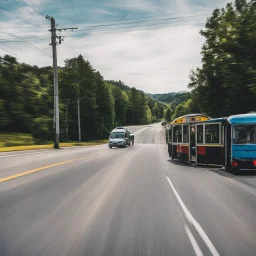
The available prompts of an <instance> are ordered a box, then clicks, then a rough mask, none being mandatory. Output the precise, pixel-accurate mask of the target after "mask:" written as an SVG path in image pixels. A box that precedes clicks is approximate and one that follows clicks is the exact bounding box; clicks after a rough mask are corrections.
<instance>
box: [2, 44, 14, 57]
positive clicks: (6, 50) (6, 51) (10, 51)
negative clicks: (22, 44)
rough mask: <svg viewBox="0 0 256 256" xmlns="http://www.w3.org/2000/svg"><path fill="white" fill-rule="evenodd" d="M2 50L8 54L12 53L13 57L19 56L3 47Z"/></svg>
mask: <svg viewBox="0 0 256 256" xmlns="http://www.w3.org/2000/svg"><path fill="white" fill-rule="evenodd" d="M0 49H2V50H4V51H6V52H9V53H10V54H12V55H15V56H17V54H16V53H13V52H11V51H9V50H7V49H5V48H3V47H1V46H0Z"/></svg>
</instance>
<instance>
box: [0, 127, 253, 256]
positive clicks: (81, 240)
mask: <svg viewBox="0 0 256 256" xmlns="http://www.w3.org/2000/svg"><path fill="white" fill-rule="evenodd" d="M130 130H131V131H132V132H133V133H135V136H136V141H135V145H134V146H131V147H128V148H125V149H109V148H108V147H107V145H102V146H95V147H81V148H72V149H61V150H55V151H54V150H47V151H35V152H27V153H24V152H23V153H22V152H21V153H11V154H2V155H0V181H2V182H1V183H0V231H1V232H0V255H1V256H5V255H8V256H13V255H18V256H35V255H54V256H59V255H60V256H63V255H67V256H69V255H72V256H73V255H74V256H76V255H79V256H80V255H81V256H82V255H83V256H84V255H88V256H91V255H93V256H94V255H95V256H96V255H107V256H109V255H111V256H112V255H113V256H115V255H118V256H119V255H120V256H123V255H152V256H154V255H157V256H158V255H189V256H191V255H232V256H234V255H239V256H241V255H256V243H255V241H256V188H254V187H253V186H250V185H247V184H246V183H244V182H240V181H239V180H236V179H234V177H233V176H232V175H230V174H228V173H225V172H222V171H220V170H218V169H207V168H200V167H196V168H195V167H191V166H186V165H182V164H180V163H179V162H176V161H170V160H169V158H168V155H167V149H166V145H165V144H164V136H163V134H164V133H163V132H164V131H163V130H162V128H161V126H160V125H159V124H154V125H150V126H141V127H130ZM57 163H58V165H56V164H57ZM54 164H55V165H54ZM45 166H51V167H49V168H46V167H45ZM43 167H45V168H44V169H42V168H43ZM25 172H27V173H25ZM21 173H22V175H23V176H19V174H21ZM25 174H26V175H25ZM10 176H12V177H11V178H10ZM18 176H19V177H18ZM8 179H9V180H8Z"/></svg>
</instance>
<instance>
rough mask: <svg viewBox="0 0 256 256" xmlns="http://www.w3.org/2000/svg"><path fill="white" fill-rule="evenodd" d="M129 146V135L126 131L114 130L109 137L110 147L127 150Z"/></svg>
mask: <svg viewBox="0 0 256 256" xmlns="http://www.w3.org/2000/svg"><path fill="white" fill-rule="evenodd" d="M127 145H129V140H128V134H127V131H126V130H124V129H114V130H113V131H112V132H111V133H110V136H109V142H108V146H109V147H110V148H112V147H122V148H125V147H126V146H127Z"/></svg>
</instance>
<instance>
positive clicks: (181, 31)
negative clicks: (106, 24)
mask: <svg viewBox="0 0 256 256" xmlns="http://www.w3.org/2000/svg"><path fill="white" fill-rule="evenodd" d="M68 41H71V39H68ZM202 44H203V38H202V37H201V36H200V35H199V28H198V27H192V26H179V27H168V28H162V29H157V30H153V31H151V30H145V31H141V32H127V33H123V32H117V33H111V34H108V33H105V34H102V33H93V34H91V35H90V36H88V37H86V38H83V39H79V40H77V39H76V41H73V43H72V45H73V46H74V47H75V49H76V50H78V51H79V52H81V53H83V55H84V56H85V58H87V59H89V60H90V62H91V63H92V65H93V66H94V67H95V68H96V69H97V70H99V71H100V72H101V73H102V75H103V76H104V77H105V79H114V80H119V79H121V80H122V81H124V82H125V83H126V84H127V85H130V86H136V87H137V88H139V89H141V90H144V91H147V92H152V93H156V92H168V91H179V90H184V89H187V87H186V86H187V84H188V82H189V79H188V75H189V71H190V70H191V69H193V68H196V67H197V66H198V65H200V58H201V57H200V49H201V46H202Z"/></svg>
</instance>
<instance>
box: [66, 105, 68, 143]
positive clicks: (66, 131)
mask: <svg viewBox="0 0 256 256" xmlns="http://www.w3.org/2000/svg"><path fill="white" fill-rule="evenodd" d="M66 141H67V142H68V105H66Z"/></svg>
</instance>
